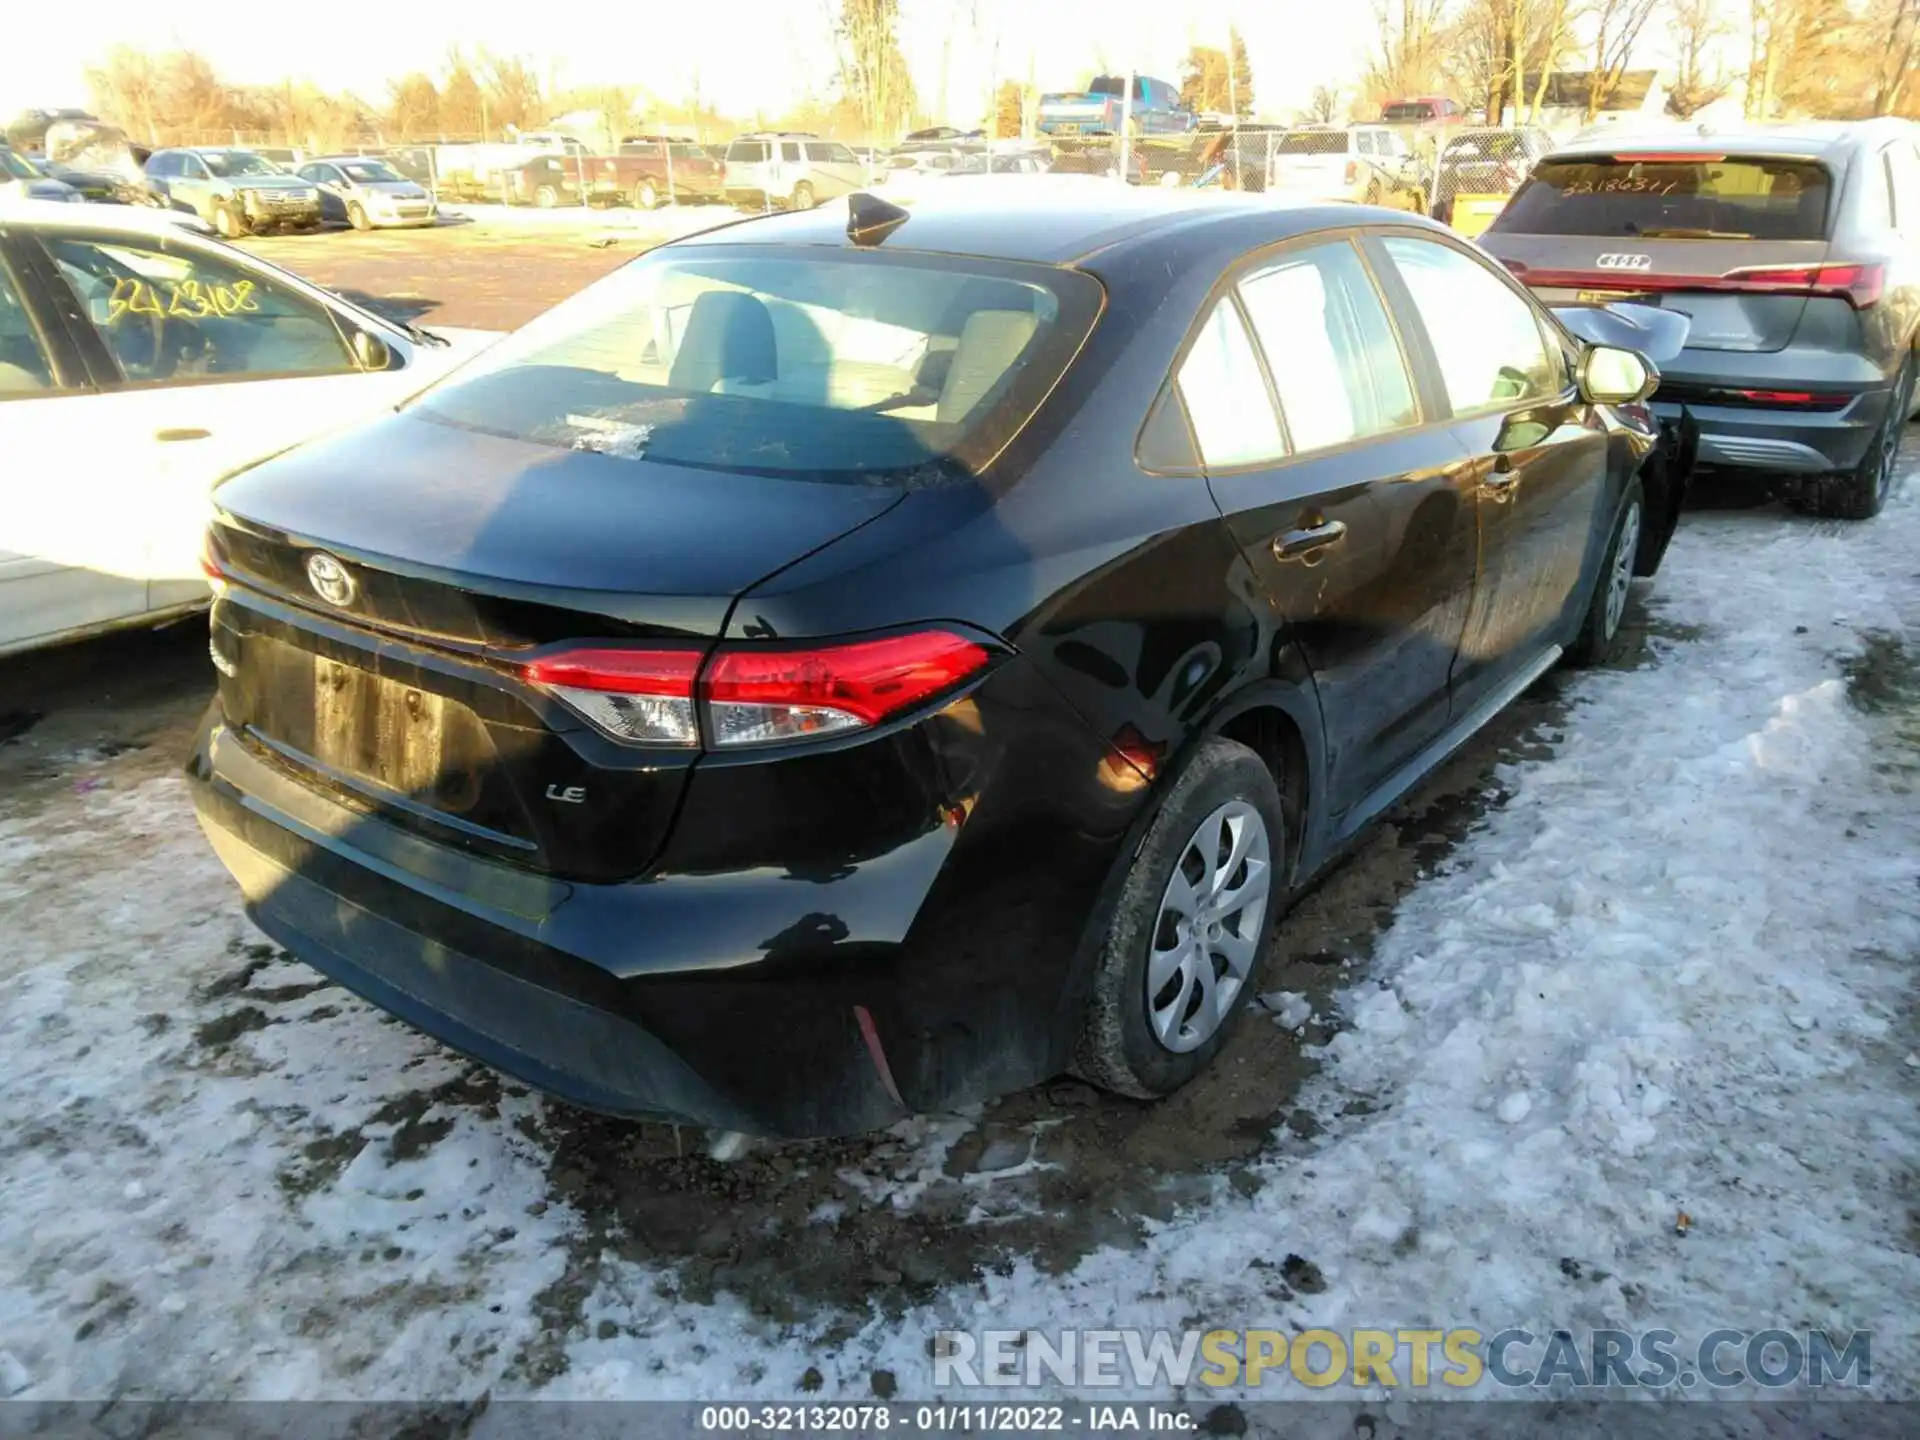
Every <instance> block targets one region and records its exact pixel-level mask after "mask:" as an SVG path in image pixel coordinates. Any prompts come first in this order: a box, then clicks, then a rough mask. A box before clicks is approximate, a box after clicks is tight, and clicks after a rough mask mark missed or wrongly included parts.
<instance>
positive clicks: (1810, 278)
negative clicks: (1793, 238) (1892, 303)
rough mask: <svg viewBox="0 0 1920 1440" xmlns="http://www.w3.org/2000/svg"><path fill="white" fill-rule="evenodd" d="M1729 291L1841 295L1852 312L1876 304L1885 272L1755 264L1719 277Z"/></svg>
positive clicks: (1863, 267) (1878, 268)
mask: <svg viewBox="0 0 1920 1440" xmlns="http://www.w3.org/2000/svg"><path fill="white" fill-rule="evenodd" d="M1720 278H1721V279H1722V280H1723V281H1725V282H1727V285H1728V287H1729V288H1731V289H1735V290H1759V291H1762V292H1770V293H1779V294H1787V295H1842V296H1845V297H1846V299H1847V300H1848V301H1849V302H1851V303H1852V304H1853V306H1854V308H1855V309H1859V310H1864V309H1866V308H1867V307H1868V306H1869V305H1877V304H1878V303H1879V302H1880V297H1881V295H1882V294H1883V293H1884V292H1885V289H1886V283H1887V272H1886V269H1885V267H1883V266H1880V265H1850V264H1841V265H1757V266H1752V267H1750V268H1748V269H1745V270H1729V271H1728V272H1727V273H1726V274H1725V275H1723V276H1721V277H1720Z"/></svg>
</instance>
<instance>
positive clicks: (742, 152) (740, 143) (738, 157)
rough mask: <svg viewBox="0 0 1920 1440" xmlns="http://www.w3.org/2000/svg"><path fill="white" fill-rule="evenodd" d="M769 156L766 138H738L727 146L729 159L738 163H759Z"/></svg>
mask: <svg viewBox="0 0 1920 1440" xmlns="http://www.w3.org/2000/svg"><path fill="white" fill-rule="evenodd" d="M766 158H767V142H766V141H764V140H736V141H734V142H733V144H731V145H729V146H728V147H727V159H728V160H730V161H732V162H733V163H734V164H736V165H758V164H760V163H762V162H763V161H764V160H765V159H766Z"/></svg>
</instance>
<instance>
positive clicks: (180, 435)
mask: <svg viewBox="0 0 1920 1440" xmlns="http://www.w3.org/2000/svg"><path fill="white" fill-rule="evenodd" d="M153 438H154V439H156V440H159V441H162V442H166V441H172V440H210V439H212V438H213V432H212V431H211V430H156V431H154V432H153Z"/></svg>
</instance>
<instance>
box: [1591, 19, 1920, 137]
mask: <svg viewBox="0 0 1920 1440" xmlns="http://www.w3.org/2000/svg"><path fill="white" fill-rule="evenodd" d="M1915 3H1920V0H1915ZM1659 7H1660V0H1595V4H1594V8H1593V12H1592V13H1593V74H1592V78H1591V81H1590V83H1589V84H1588V86H1587V121H1588V123H1589V124H1591V123H1592V122H1593V120H1594V119H1595V118H1596V117H1597V116H1598V115H1599V114H1600V112H1601V111H1602V110H1604V109H1605V108H1606V104H1607V101H1608V100H1610V99H1612V98H1613V93H1614V91H1616V90H1618V89H1619V88H1620V81H1621V78H1622V77H1623V76H1625V74H1626V73H1627V65H1628V63H1629V62H1630V61H1631V60H1632V59H1633V50H1634V47H1635V46H1636V45H1638V44H1639V43H1640V33H1641V32H1642V31H1643V30H1645V29H1646V28H1647V22H1648V21H1649V20H1651V19H1652V18H1653V13H1654V11H1655V10H1657V9H1658V8H1659Z"/></svg>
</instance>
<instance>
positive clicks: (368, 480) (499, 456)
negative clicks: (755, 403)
mask: <svg viewBox="0 0 1920 1440" xmlns="http://www.w3.org/2000/svg"><path fill="white" fill-rule="evenodd" d="M899 498H900V492H897V491H894V490H890V489H886V488H881V487H863V486H856V485H828V484H810V483H804V482H800V483H796V482H795V481H793V480H791V479H782V480H773V479H768V478H765V477H759V476H753V475H747V474H738V473H727V472H698V473H689V472H688V471H686V470H685V469H683V468H682V467H677V466H671V465H658V464H652V463H649V462H646V461H641V460H633V459H625V458H620V457H618V456H614V455H608V454H599V453H592V452H587V451H579V450H560V449H556V448H554V447H552V446H548V445H543V444H537V443H533V442H528V441H522V440H511V439H506V438H502V437H499V436H492V435H484V434H478V433H475V432H473V431H469V430H463V429H460V428H457V427H451V426H448V425H444V424H441V423H438V422H435V421H431V420H428V419H424V418H421V417H419V416H417V415H416V414H413V413H407V414H402V415H398V416H394V417H390V418H389V419H387V420H385V421H382V422H380V423H378V424H376V425H373V426H370V427H367V428H364V429H362V430H359V431H356V432H352V433H349V434H347V435H343V436H341V437H338V438H336V439H333V440H329V441H325V442H321V443H319V444H316V445H313V446H309V447H306V448H303V449H301V450H297V451H294V452H292V453H290V454H288V455H285V456H282V457H281V458H279V459H278V460H276V461H274V462H271V463H269V464H268V465H266V466H263V467H261V468H259V469H256V470H253V471H249V472H246V473H244V474H242V475H240V476H238V477H236V478H235V479H233V480H231V481H229V482H228V483H227V484H226V485H225V486H223V487H221V489H220V490H219V492H218V493H217V495H216V500H217V502H218V507H219V518H218V519H217V521H216V523H215V527H214V535H213V540H212V547H213V554H212V556H211V557H210V558H211V559H212V560H213V561H214V563H215V564H216V565H217V567H218V568H219V569H220V570H221V571H222V572H223V574H224V576H225V577H226V580H227V583H226V585H225V586H224V587H223V590H224V593H223V594H222V595H221V597H220V599H219V600H218V601H217V602H216V605H215V610H214V637H213V644H214V652H215V663H216V665H217V667H218V668H219V669H220V671H221V680H220V690H221V699H222V706H223V709H224V711H225V713H226V715H227V718H228V721H229V723H230V724H231V725H232V726H233V727H234V729H235V731H236V732H237V733H238V734H239V736H240V737H241V739H242V740H243V742H244V743H247V744H248V745H249V746H250V747H251V748H253V749H254V751H255V752H256V754H258V755H260V756H261V757H262V758H264V759H267V760H269V761H270V762H272V763H274V764H277V765H279V766H281V767H282V768H284V769H286V770H289V771H290V772H292V773H293V774H294V775H295V776H296V777H297V778H299V779H300V780H301V781H302V782H303V783H306V784H308V785H310V786H313V787H316V788H319V789H322V790H324V791H326V792H328V793H329V794H331V795H332V796H333V797H334V798H336V799H338V800H340V801H341V802H342V803H343V804H345V805H346V806H348V807H349V808H350V809H355V810H359V811H363V812H365V813H367V814H370V815H378V816H379V817H380V818H382V819H384V820H386V821H388V822H390V823H393V824H397V825H399V826H401V827H403V828H407V829H412V830H416V831H421V832H423V833H426V834H428V835H430V836H432V837H433V838H435V839H437V840H440V841H442V842H445V843H450V844H454V845H457V846H459V847H461V848H465V849H469V850H473V851H476V852H479V853H484V854H487V855H489V856H492V857H494V858H497V859H502V860H505V861H508V862H510V863H513V864H516V865H520V866H524V867H526V868H530V869H535V870H539V871H543V872H546V873H552V874H558V875H563V876H568V877H571V878H578V879H584V880H600V881H605V880H613V879H619V878H623V877H626V876H631V875H634V874H637V873H640V872H641V871H643V870H644V869H645V868H646V866H647V864H648V863H649V861H650V860H651V859H652V858H653V856H654V855H655V854H656V853H657V852H658V850H659V847H660V845H661V844H662V843H663V842H664V839H665V837H666V832H667V828H668V826H669V825H670V824H671V821H672V818H673V814H674V811H675V809H676V808H677V806H678V804H679V800H680V795H681V791H682V788H683V786H684V783H685V780H686V778H687V775H688V774H689V772H690V770H691V767H692V765H693V763H694V760H695V758H696V756H697V754H698V751H697V750H696V749H693V748H685V749H676V748H672V747H642V746H636V745H626V744H621V743H619V742H618V741H617V740H615V739H613V738H611V737H610V736H608V735H607V734H606V733H605V732H603V731H601V730H598V729H596V728H595V727H594V726H592V725H589V724H587V723H586V722H585V721H584V720H583V719H582V718H581V717H580V716H579V715H577V714H575V713H574V712H573V711H572V710H570V709H569V708H568V707H567V706H566V705H565V704H563V703H561V702H560V700H558V699H556V698H555V697H554V696H553V695H552V694H550V693H548V692H547V691H545V690H543V689H542V688H541V687H540V686H538V685H536V684H533V683H530V682H529V681H528V679H527V678H526V677H525V674H524V668H525V666H527V665H528V664H530V663H532V662H533V661H535V660H538V659H539V658H540V657H541V656H543V655H548V654H552V653H554V652H555V651H556V650H559V649H563V648H565V647H566V646H567V645H568V644H569V643H570V642H572V643H577V642H579V641H582V640H587V641H609V642H612V643H615V644H627V645H632V644H636V643H648V644H658V645H660V646H662V647H664V648H668V649H673V650H686V651H689V652H691V653H693V654H695V655H704V653H705V651H706V649H708V648H710V645H711V643H712V641H713V640H714V638H715V637H717V636H718V635H719V634H720V633H721V630H722V628H723V626H724V623H725V620H726V617H727V613H728V611H729V609H730V608H731V606H732V603H733V600H734V598H735V597H736V596H737V595H739V594H740V593H742V592H743V591H745V590H747V589H749V588H750V587H751V586H752V585H754V584H755V583H757V582H758V581H760V580H762V579H764V578H765V577H766V576H768V575H770V574H772V573H773V572H775V571H777V570H779V569H781V568H783V567H784V566H786V565H788V564H790V563H791V562H793V561H795V560H797V559H799V558H801V557H802V556H804V555H806V554H808V553H809V552H811V551H812V550H814V549H817V548H818V547H819V546H821V545H824V544H827V543H829V542H831V541H832V540H834V539H836V538H838V537H839V536H841V535H843V534H846V533H847V532H849V531H850V530H853V529H856V528H858V527H859V526H860V525H863V524H865V523H867V522H868V521H870V520H872V519H873V518H875V517H876V516H878V515H880V514H882V513H884V512H885V511H886V510H887V509H888V508H890V507H891V506H892V505H894V504H896V503H898V501H899Z"/></svg>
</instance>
